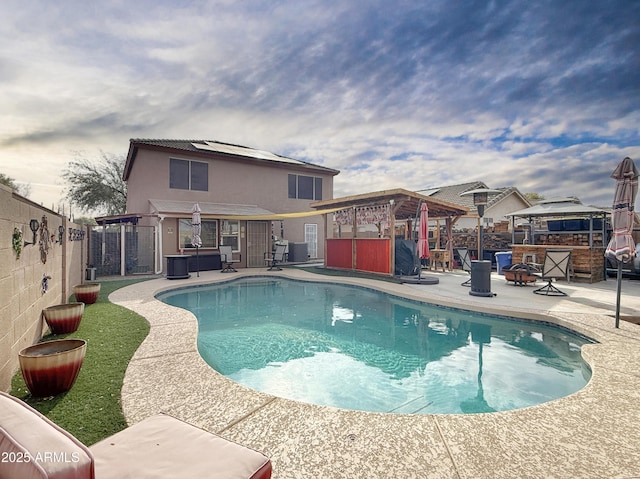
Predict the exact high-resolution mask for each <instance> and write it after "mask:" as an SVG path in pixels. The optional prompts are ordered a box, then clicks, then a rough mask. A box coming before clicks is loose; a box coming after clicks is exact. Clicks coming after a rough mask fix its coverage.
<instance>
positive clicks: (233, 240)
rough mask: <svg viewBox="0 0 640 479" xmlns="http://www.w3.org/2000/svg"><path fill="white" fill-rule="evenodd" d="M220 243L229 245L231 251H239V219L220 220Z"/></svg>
mask: <svg viewBox="0 0 640 479" xmlns="http://www.w3.org/2000/svg"><path fill="white" fill-rule="evenodd" d="M220 244H221V245H222V246H231V248H232V249H233V251H236V252H237V251H240V221H234V220H221V221H220Z"/></svg>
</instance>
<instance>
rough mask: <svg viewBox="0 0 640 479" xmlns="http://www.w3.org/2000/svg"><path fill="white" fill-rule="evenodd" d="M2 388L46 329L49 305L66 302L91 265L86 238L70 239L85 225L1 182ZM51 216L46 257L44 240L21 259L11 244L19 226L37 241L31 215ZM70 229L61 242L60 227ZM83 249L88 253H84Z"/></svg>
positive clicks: (24, 235) (24, 251) (24, 250)
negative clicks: (45, 281)
mask: <svg viewBox="0 0 640 479" xmlns="http://www.w3.org/2000/svg"><path fill="white" fill-rule="evenodd" d="M0 205H2V208H1V209H0V389H1V390H3V391H8V390H9V389H10V388H11V378H12V377H13V375H14V373H15V372H16V371H17V370H18V368H19V363H18V352H19V351H20V350H21V349H23V348H25V347H27V346H30V345H32V344H34V343H36V342H37V341H38V340H39V339H40V338H41V337H42V335H43V334H44V333H45V332H47V331H46V323H44V322H43V321H42V319H41V313H42V310H43V309H44V308H46V307H48V306H52V305H55V304H60V303H64V302H67V298H68V296H69V295H70V294H71V293H72V288H73V286H74V285H75V284H79V283H81V282H82V278H83V271H84V270H83V268H84V264H86V251H85V250H86V239H85V240H84V241H74V242H70V241H68V238H69V235H68V233H67V231H68V228H70V227H71V228H78V229H80V226H78V225H74V224H72V223H69V222H68V221H67V220H66V218H65V217H63V216H60V215H58V214H57V213H55V212H53V211H51V210H49V209H47V208H44V207H42V206H39V205H37V204H36V203H34V202H32V201H30V200H28V199H26V198H23V197H21V196H19V195H17V194H15V193H13V192H12V190H11V189H10V188H7V187H5V186H4V185H0ZM43 216H46V218H47V223H48V230H49V238H51V236H53V238H51V242H50V245H49V249H48V251H47V254H46V262H43V259H45V258H44V257H43V254H42V253H41V248H40V245H39V234H38V235H37V238H36V244H34V245H27V246H23V248H22V253H21V255H20V258H18V257H17V254H16V252H15V251H14V250H13V247H12V238H13V231H14V228H18V229H20V230H21V231H22V240H23V242H24V241H26V242H29V243H30V242H32V240H33V233H32V232H31V229H30V228H29V222H30V220H31V219H36V220H38V222H41V221H42V217H43ZM61 225H62V226H63V227H64V228H65V234H64V238H63V241H62V243H59V242H58V227H59V226H61ZM83 254H84V255H85V256H84V257H83ZM44 276H49V277H50V279H49V281H48V289H47V291H46V293H45V292H43V289H42V279H43V277H44Z"/></svg>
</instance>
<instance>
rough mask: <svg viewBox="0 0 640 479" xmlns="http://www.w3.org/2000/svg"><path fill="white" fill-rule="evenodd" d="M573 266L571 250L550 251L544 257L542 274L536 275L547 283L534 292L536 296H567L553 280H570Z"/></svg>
mask: <svg viewBox="0 0 640 479" xmlns="http://www.w3.org/2000/svg"><path fill="white" fill-rule="evenodd" d="M570 265H571V250H568V249H567V250H561V249H548V250H547V252H546V254H545V256H544V263H543V264H542V274H540V275H536V276H538V277H539V278H541V279H543V280H544V281H547V284H546V285H544V286H543V287H542V288H538V289H536V290H534V291H533V292H534V293H536V294H544V295H546V296H566V295H567V293H565V292H564V291H560V290H559V289H558V288H557V287H555V286H554V285H553V284H551V283H552V281H553V279H554V278H555V279H559V278H564V279H568V274H567V273H568V271H569V268H570Z"/></svg>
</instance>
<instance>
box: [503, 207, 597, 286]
mask: <svg viewBox="0 0 640 479" xmlns="http://www.w3.org/2000/svg"><path fill="white" fill-rule="evenodd" d="M607 214H608V213H607V212H606V211H605V210H602V209H599V208H594V207H592V206H586V205H583V204H582V203H580V201H578V200H577V199H575V198H557V199H552V200H547V201H542V202H540V203H539V204H537V205H535V206H532V207H531V208H525V209H523V210H519V211H515V212H513V213H510V214H509V215H507V216H511V218H512V222H513V225H512V226H513V227H512V232H513V233H512V243H514V244H512V261H513V263H520V262H523V263H527V262H529V263H542V262H543V261H544V257H545V253H546V250H547V249H558V248H561V249H571V251H572V254H571V262H572V264H571V270H572V275H573V276H574V277H578V278H584V279H587V280H589V281H590V282H594V281H601V280H603V279H604V278H605V264H604V250H605V247H606V241H605V240H606V221H605V220H606V217H607ZM516 218H525V219H527V220H528V223H527V224H525V225H524V226H525V227H526V228H527V231H526V234H525V241H524V243H523V244H521V245H517V244H515V221H516ZM543 220H546V229H543V228H542V225H543V224H544V221H543ZM536 224H538V225H539V229H536Z"/></svg>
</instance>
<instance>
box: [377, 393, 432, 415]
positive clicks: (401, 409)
mask: <svg viewBox="0 0 640 479" xmlns="http://www.w3.org/2000/svg"><path fill="white" fill-rule="evenodd" d="M432 404H433V401H429V400H428V399H427V398H425V397H424V396H418V397H415V398H413V399H410V400H408V401H407V402H405V403H403V404H400V406H398V407H395V408H393V409H391V410H389V411H387V412H392V413H395V414H417V413H423V414H424V413H426V412H428V411H427V408H428V407H429V406H431V405H432Z"/></svg>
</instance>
